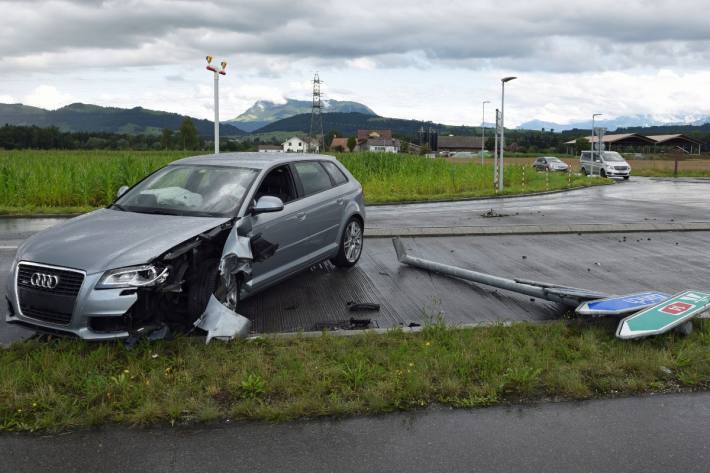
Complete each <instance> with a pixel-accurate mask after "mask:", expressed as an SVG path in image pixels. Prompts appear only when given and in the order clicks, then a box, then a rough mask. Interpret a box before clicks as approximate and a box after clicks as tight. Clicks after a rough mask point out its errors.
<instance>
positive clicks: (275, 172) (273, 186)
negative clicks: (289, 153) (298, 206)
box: [254, 165, 297, 204]
mask: <svg viewBox="0 0 710 473" xmlns="http://www.w3.org/2000/svg"><path fill="white" fill-rule="evenodd" d="M265 195H272V196H274V197H278V198H279V199H281V200H282V201H283V203H284V204H286V203H288V202H291V201H292V200H296V197H297V194H296V186H295V185H294V182H293V176H291V170H290V169H289V168H288V165H284V166H279V167H277V168H274V169H272V170H271V171H269V173H268V174H267V175H266V176H264V180H263V181H261V184H260V185H259V189H257V191H256V194H255V195H254V198H255V199H256V200H259V198H260V197H262V196H265Z"/></svg>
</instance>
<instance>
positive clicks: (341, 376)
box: [0, 320, 710, 431]
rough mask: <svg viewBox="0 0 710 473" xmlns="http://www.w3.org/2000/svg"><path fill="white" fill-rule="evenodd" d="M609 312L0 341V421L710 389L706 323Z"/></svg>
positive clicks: (199, 417)
mask: <svg viewBox="0 0 710 473" xmlns="http://www.w3.org/2000/svg"><path fill="white" fill-rule="evenodd" d="M614 327H615V321H614V320H596V321H593V323H583V322H575V323H571V324H565V323H562V322H559V323H552V324H548V325H528V324H518V325H514V326H510V327H504V326H493V327H485V328H475V329H465V330H455V329H450V328H446V327H444V326H443V325H439V324H435V325H431V326H428V327H426V328H425V329H424V330H423V331H422V332H420V333H416V334H415V333H404V332H402V331H399V330H393V331H391V332H389V333H387V334H385V335H376V334H371V333H364V334H361V335H357V336H353V337H334V336H329V335H328V334H324V335H323V336H322V337H316V338H306V337H295V338H289V339H260V340H255V341H235V342H233V343H212V344H210V345H209V346H205V345H204V344H203V341H202V340H201V339H186V338H179V339H176V340H173V341H165V342H157V343H153V344H148V343H145V344H140V345H139V346H138V347H137V348H135V349H133V350H131V351H127V350H126V349H125V348H123V346H121V345H118V344H90V343H85V342H81V341H76V340H67V339H53V340H50V341H49V342H46V341H45V342H42V341H38V340H31V341H27V342H22V343H16V344H14V345H12V346H11V347H10V348H8V349H6V350H0V430H6V431H37V430H52V431H57V430H66V429H73V428H84V427H89V426H95V425H99V424H104V423H126V424H137V425H147V424H156V423H169V424H175V423H181V424H182V423H193V422H208V421H218V420H221V419H226V418H229V419H232V420H269V421H283V420H289V419H295V418H301V417H314V416H341V415H353V414H375V413H384V412H390V411H396V410H406V409H413V408H420V407H423V406H427V405H429V404H431V403H438V404H444V405H449V406H455V407H480V406H489V405H494V404H499V403H506V402H524V401H532V400H542V399H550V398H552V399H588V398H593V397H600V396H617V395H630V394H637V393H644V392H666V391H678V390H691V389H707V388H708V387H710V326H708V325H707V324H701V323H700V322H699V321H698V322H696V330H695V331H694V333H693V334H692V335H691V336H689V337H680V336H677V335H674V334H667V335H664V336H660V337H656V338H653V339H647V340H642V341H637V342H628V341H621V340H618V339H616V338H615V337H614V336H613V333H614Z"/></svg>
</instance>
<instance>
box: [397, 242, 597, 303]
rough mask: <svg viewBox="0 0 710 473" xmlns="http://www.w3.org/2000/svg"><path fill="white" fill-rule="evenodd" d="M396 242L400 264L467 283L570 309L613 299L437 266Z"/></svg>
mask: <svg viewBox="0 0 710 473" xmlns="http://www.w3.org/2000/svg"><path fill="white" fill-rule="evenodd" d="M392 243H393V244H394V249H395V251H396V252H397V259H398V260H399V262H400V263H403V264H406V265H409V266H414V267H417V268H421V269H425V270H427V271H433V272H435V273H440V274H444V275H447V276H452V277H455V278H459V279H465V280H467V281H473V282H476V283H479V284H485V285H486V286H492V287H497V288H499V289H505V290H507V291H511V292H517V293H519V294H525V295H527V296H531V297H537V298H539V299H545V300H548V301H552V302H559V303H561V304H565V305H568V306H570V307H577V306H579V304H581V303H582V302H585V301H588V300H593V299H603V298H605V297H609V296H608V295H607V294H603V293H601V292H596V291H588V290H586V289H578V288H575V287H567V286H559V285H556V284H552V283H544V282H537V281H530V280H524V279H507V278H501V277H498V276H493V275H491V274H485V273H479V272H478V271H471V270H470V269H464V268H459V267H457V266H451V265H448V264H443V263H437V262H436V261H430V260H426V259H423V258H418V257H416V256H410V255H408V254H407V250H406V249H405V248H404V244H403V243H402V241H401V240H400V239H399V238H396V237H395V238H392Z"/></svg>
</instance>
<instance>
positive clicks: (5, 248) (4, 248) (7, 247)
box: [0, 245, 17, 250]
mask: <svg viewBox="0 0 710 473" xmlns="http://www.w3.org/2000/svg"><path fill="white" fill-rule="evenodd" d="M16 249H17V245H15V246H0V250H16Z"/></svg>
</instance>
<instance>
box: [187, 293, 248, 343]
mask: <svg viewBox="0 0 710 473" xmlns="http://www.w3.org/2000/svg"><path fill="white" fill-rule="evenodd" d="M194 325H195V327H198V328H201V329H202V330H204V331H206V332H207V339H206V340H205V344H207V343H209V342H210V340H212V339H213V338H216V339H217V340H223V341H228V340H232V339H234V338H245V337H246V336H247V335H249V330H250V329H251V320H249V319H247V318H246V317H244V316H243V315H239V314H237V313H236V312H232V311H231V310H229V309H228V308H227V307H225V306H224V304H222V303H221V302H220V301H218V300H217V298H216V297H215V296H214V295H212V296H210V301H209V303H208V304H207V308H205V312H204V313H203V314H202V316H200V318H199V319H197V320H196V321H195V324H194Z"/></svg>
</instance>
